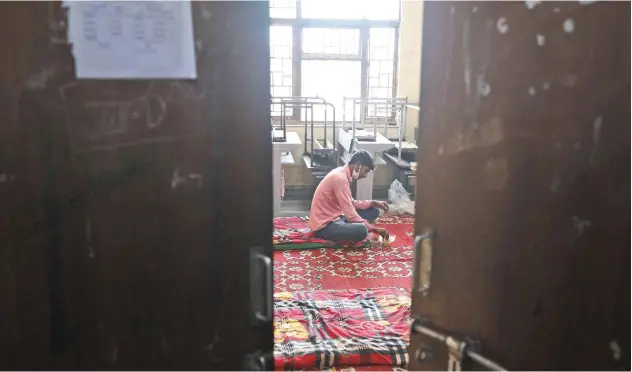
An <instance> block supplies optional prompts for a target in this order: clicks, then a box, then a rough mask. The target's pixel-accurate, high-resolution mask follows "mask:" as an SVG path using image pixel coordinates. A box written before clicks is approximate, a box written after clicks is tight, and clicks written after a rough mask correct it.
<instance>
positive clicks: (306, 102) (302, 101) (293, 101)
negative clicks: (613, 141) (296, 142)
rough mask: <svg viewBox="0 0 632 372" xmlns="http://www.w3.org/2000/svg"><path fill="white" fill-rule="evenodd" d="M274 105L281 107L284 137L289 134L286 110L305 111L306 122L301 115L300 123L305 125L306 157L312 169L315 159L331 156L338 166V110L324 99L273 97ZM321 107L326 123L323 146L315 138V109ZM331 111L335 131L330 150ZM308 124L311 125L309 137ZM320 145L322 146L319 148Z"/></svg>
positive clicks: (324, 123) (324, 122)
mask: <svg viewBox="0 0 632 372" xmlns="http://www.w3.org/2000/svg"><path fill="white" fill-rule="evenodd" d="M272 103H273V104H280V105H281V119H280V127H281V128H280V129H281V130H282V131H283V137H285V136H286V133H287V120H288V118H287V116H288V115H286V109H287V108H298V109H299V110H301V109H302V110H303V113H304V115H305V120H303V119H301V117H300V115H299V122H301V123H302V122H303V121H304V123H305V127H304V128H305V138H304V139H305V140H304V141H303V143H304V146H305V147H304V155H309V157H310V168H314V157H316V156H318V157H327V156H331V157H333V158H334V159H336V162H335V163H334V166H336V165H337V164H338V160H337V158H338V157H337V150H336V145H335V143H336V108H335V107H334V105H333V104H331V103H329V102H327V101H326V100H325V99H324V98H322V97H273V98H272ZM315 107H316V108H319V107H321V108H322V109H323V110H324V113H325V115H324V121H323V132H324V133H323V137H324V138H323V142H324V143H323V144H321V143H320V142H319V141H318V140H317V139H315V138H314V108H315ZM329 110H331V112H332V118H331V124H332V131H333V143H332V148H329V146H328V145H327V129H328V123H329V121H328V118H327V117H328V112H329ZM308 124H309V136H308ZM317 144H318V145H320V146H317Z"/></svg>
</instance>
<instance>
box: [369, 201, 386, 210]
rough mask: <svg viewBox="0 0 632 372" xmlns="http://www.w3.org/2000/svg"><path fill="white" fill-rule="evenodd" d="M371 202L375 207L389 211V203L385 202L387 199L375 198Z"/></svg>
mask: <svg viewBox="0 0 632 372" xmlns="http://www.w3.org/2000/svg"><path fill="white" fill-rule="evenodd" d="M371 204H372V205H373V206H374V207H375V208H379V209H381V210H383V211H384V212H388V203H387V202H385V201H379V200H373V201H372V202H371Z"/></svg>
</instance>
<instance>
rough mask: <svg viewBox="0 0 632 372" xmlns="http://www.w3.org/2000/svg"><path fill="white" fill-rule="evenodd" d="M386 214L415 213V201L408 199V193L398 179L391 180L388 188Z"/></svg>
mask: <svg viewBox="0 0 632 372" xmlns="http://www.w3.org/2000/svg"><path fill="white" fill-rule="evenodd" d="M388 200H389V201H390V204H389V205H388V214H390V215H397V214H411V215H414V214H415V202H414V201H412V200H410V194H408V191H406V189H405V188H404V185H402V183H401V182H399V180H395V181H393V183H391V187H390V188H389V189H388Z"/></svg>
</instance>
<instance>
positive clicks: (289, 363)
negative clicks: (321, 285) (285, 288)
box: [274, 288, 411, 370]
mask: <svg viewBox="0 0 632 372" xmlns="http://www.w3.org/2000/svg"><path fill="white" fill-rule="evenodd" d="M274 300H275V302H274V341H275V345H274V362H275V363H274V364H275V369H276V370H301V369H303V370H304V369H307V370H315V369H316V370H322V369H325V368H332V367H340V366H365V365H372V366H375V365H381V366H391V367H406V366H407V365H408V343H409V327H410V319H411V317H410V293H409V292H407V291H404V290H402V289H398V288H376V289H372V290H358V289H345V290H332V291H326V290H317V291H309V292H295V293H290V292H279V293H275V295H274Z"/></svg>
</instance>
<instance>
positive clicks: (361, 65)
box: [270, 0, 423, 370]
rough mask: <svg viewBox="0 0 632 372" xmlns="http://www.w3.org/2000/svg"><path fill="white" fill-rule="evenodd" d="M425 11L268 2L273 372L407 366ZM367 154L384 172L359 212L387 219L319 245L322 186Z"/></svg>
mask: <svg viewBox="0 0 632 372" xmlns="http://www.w3.org/2000/svg"><path fill="white" fill-rule="evenodd" d="M422 12H423V8H422V2H421V0H414V1H400V0H371V1H367V0H337V1H330V0H327V1H324V0H271V1H270V17H271V26H270V92H271V96H272V101H271V127H272V128H271V130H272V136H271V137H272V144H273V167H274V171H273V177H274V182H273V187H274V203H275V205H274V217H275V218H274V232H273V240H274V342H275V347H274V364H275V368H276V369H284V370H288V369H291V370H313V369H319V370H320V369H328V368H337V369H338V368H354V369H355V370H384V369H385V368H387V369H388V368H394V369H399V368H405V367H406V366H407V365H408V362H409V360H408V343H409V326H410V320H411V317H410V303H411V286H412V275H413V261H412V258H413V239H414V236H413V235H414V218H415V217H414V194H415V183H416V178H415V174H416V161H415V156H416V151H417V148H416V138H415V136H416V133H417V126H418V117H419V106H418V104H419V86H420V70H421V20H422ZM358 151H366V152H367V153H369V154H370V156H371V157H372V159H373V162H374V169H373V170H372V171H371V172H368V174H367V176H366V177H365V178H363V179H360V180H357V181H352V182H350V189H351V193H352V197H353V200H354V202H353V204H354V206H355V209H356V210H357V212H358V214H359V215H360V216H366V215H367V213H366V211H367V210H371V209H372V210H375V211H376V214H375V216H378V214H379V217H377V219H375V220H373V218H370V217H367V218H370V219H371V226H374V227H376V228H377V230H376V231H375V232H372V231H371V228H368V230H369V231H368V234H367V236H366V238H364V239H361V240H360V241H353V242H351V241H344V242H343V241H333V240H328V239H325V238H321V237H319V236H320V235H319V234H317V233H315V230H316V231H318V230H319V227H315V222H313V220H314V218H312V223H310V212H311V209H312V202H313V200H314V199H315V198H318V197H317V196H315V192H316V189H317V187H318V186H319V185H321V182H323V180H325V179H326V177H327V175H328V174H330V173H332V172H340V170H341V169H342V170H343V172H344V171H345V170H344V169H345V167H347V165H348V162H350V159H351V157H352V156H353V154H355V153H356V152H358ZM347 171H348V172H351V171H350V170H347ZM323 187H324V186H323ZM372 201H375V203H373V202H372ZM381 202H384V203H386V204H387V205H388V207H389V209H388V211H385V210H382V211H379V208H378V207H379V206H380V205H381ZM370 214H371V213H369V215H370ZM324 222H325V223H328V222H330V221H324ZM380 229H384V230H387V231H388V237H387V236H386V235H384V236H380V233H378V232H379V231H382V230H380Z"/></svg>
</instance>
